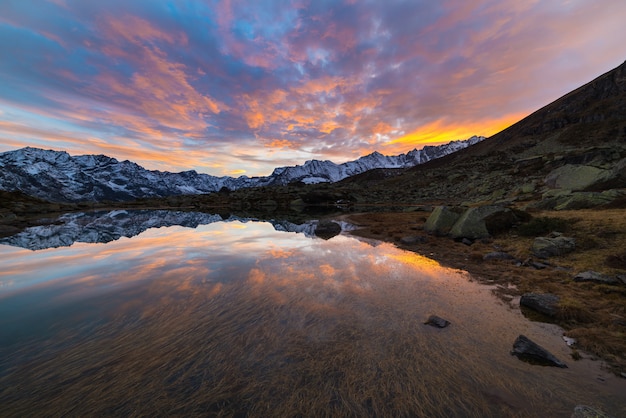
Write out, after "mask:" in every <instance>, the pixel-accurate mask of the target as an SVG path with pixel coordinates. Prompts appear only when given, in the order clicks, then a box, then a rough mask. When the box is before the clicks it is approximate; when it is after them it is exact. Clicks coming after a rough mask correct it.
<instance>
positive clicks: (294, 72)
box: [0, 0, 626, 176]
mask: <svg viewBox="0 0 626 418" xmlns="http://www.w3.org/2000/svg"><path fill="white" fill-rule="evenodd" d="M624 20H626V3H624V2H615V1H612V0H597V1H587V0H558V1H554V2H538V1H532V2H522V3H520V2H515V1H513V0H505V1H493V0H468V1H457V0H446V1H441V2H426V1H406V2H402V1H401V2H394V3H393V4H386V3H383V2H367V3H366V2H356V1H353V0H344V1H329V2H312V1H308V0H297V1H296V0H293V1H289V0H276V1H270V0H263V1H258V2H250V1H244V0H224V1H208V2H206V1H199V0H191V1H185V2H183V1H177V0H134V1H132V2H128V1H122V0H112V1H109V2H106V4H105V3H102V2H92V1H84V0H25V1H22V2H5V3H4V4H0V54H1V55H0V56H2V57H3V59H2V60H0V76H1V77H2V80H3V82H2V83H0V152H4V151H10V150H13V149H17V148H21V147H25V146H33V147H39V148H49V149H56V150H64V151H67V152H69V153H70V154H72V155H79V154H105V155H108V156H111V157H114V158H117V159H118V160H125V159H129V160H131V161H134V162H137V163H138V164H140V165H142V166H144V167H145V168H148V169H158V170H164V171H183V170H191V169H194V170H196V171H198V172H204V173H208V174H212V175H231V176H239V175H243V174H245V175H248V176H258V175H269V174H270V173H271V172H272V170H273V169H274V168H275V167H279V166H288V165H297V164H302V163H304V161H306V160H310V159H321V160H331V161H334V162H336V163H342V162H345V161H349V160H354V159H357V158H359V157H360V156H363V155H366V154H369V153H371V152H373V151H379V152H381V153H383V154H386V155H391V154H399V153H406V152H408V151H410V150H412V149H414V148H418V149H419V148H421V147H423V146H424V145H437V144H441V143H446V142H449V141H451V140H459V139H467V138H469V137H471V136H473V135H482V136H491V135H493V134H495V133H497V132H499V131H501V130H502V129H504V128H506V127H508V126H510V125H511V124H513V123H515V122H517V121H518V120H520V119H522V118H523V117H525V116H526V115H528V114H530V113H532V112H534V111H535V110H537V109H539V108H540V107H542V106H544V105H546V104H548V103H550V102H551V101H553V100H555V99H557V98H558V97H560V96H562V95H564V94H566V93H568V92H570V91H571V90H573V89H575V88H577V87H579V86H581V85H583V84H585V83H587V82H589V81H591V80H592V79H594V78H595V77H597V76H599V75H601V74H603V73H605V72H606V71H609V70H611V69H613V68H615V67H616V66H618V65H619V64H621V63H622V62H623V61H624V59H626V44H625V43H624V42H622V40H621V38H620V37H619V36H616V34H618V33H621V31H622V26H623V22H624Z"/></svg>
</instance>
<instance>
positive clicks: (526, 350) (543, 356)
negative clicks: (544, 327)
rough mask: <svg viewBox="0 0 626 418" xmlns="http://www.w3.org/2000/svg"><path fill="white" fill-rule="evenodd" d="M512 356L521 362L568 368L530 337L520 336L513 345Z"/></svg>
mask: <svg viewBox="0 0 626 418" xmlns="http://www.w3.org/2000/svg"><path fill="white" fill-rule="evenodd" d="M511 354H512V355H514V356H517V358H519V359H520V360H523V361H526V362H528V363H532V364H539V365H542V366H554V367H567V365H566V364H565V363H563V362H562V361H561V360H559V359H557V358H556V357H554V355H553V354H552V353H550V352H549V351H548V350H546V349H545V348H543V347H541V346H540V345H539V344H537V343H535V342H533V341H531V340H530V339H529V338H528V337H526V336H524V335H520V336H519V337H517V339H516V340H515V342H514V343H513V350H512V351H511Z"/></svg>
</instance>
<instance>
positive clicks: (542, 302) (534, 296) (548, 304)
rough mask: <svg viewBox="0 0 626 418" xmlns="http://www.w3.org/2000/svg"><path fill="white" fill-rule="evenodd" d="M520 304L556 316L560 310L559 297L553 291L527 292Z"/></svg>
mask: <svg viewBox="0 0 626 418" xmlns="http://www.w3.org/2000/svg"><path fill="white" fill-rule="evenodd" d="M519 304H520V306H524V307H526V308H529V309H532V310H533V311H537V312H539V313H542V314H544V315H547V316H551V317H554V316H556V314H557V313H558V310H559V308H558V304H559V297H558V296H557V295H555V294H552V293H525V294H523V295H522V297H521V299H520V301H519Z"/></svg>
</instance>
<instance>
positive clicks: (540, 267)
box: [528, 261, 550, 270]
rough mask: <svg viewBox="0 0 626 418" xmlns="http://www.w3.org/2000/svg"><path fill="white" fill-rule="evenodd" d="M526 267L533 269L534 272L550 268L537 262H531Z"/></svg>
mask: <svg viewBox="0 0 626 418" xmlns="http://www.w3.org/2000/svg"><path fill="white" fill-rule="evenodd" d="M528 265H529V266H530V267H532V268H534V269H535V270H543V269H545V268H548V267H550V266H549V265H548V264H544V263H540V262H538V261H531V262H529V263H528Z"/></svg>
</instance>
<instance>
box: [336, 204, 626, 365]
mask: <svg viewBox="0 0 626 418" xmlns="http://www.w3.org/2000/svg"><path fill="white" fill-rule="evenodd" d="M426 209H430V208H426ZM441 211H442V210H441V209H437V208H436V207H435V209H434V210H432V212H429V211H428V210H424V208H422V207H420V208H416V209H415V211H408V212H407V211H405V212H380V213H355V214H347V215H344V216H343V217H342V219H343V220H346V221H348V222H350V223H352V224H354V225H356V226H357V227H358V229H357V230H355V231H352V232H351V234H353V235H356V236H360V237H364V238H372V239H377V240H382V241H387V242H392V243H394V244H395V245H397V246H398V247H400V248H403V249H406V250H409V251H414V252H416V253H419V254H421V255H424V256H426V257H429V258H431V259H434V260H436V261H438V262H439V263H441V264H442V265H445V266H448V267H451V268H456V269H461V270H465V271H468V272H469V273H470V274H471V275H472V277H473V279H475V280H477V281H479V282H481V283H485V284H489V285H493V286H495V290H494V292H495V293H496V294H497V295H498V296H499V297H500V298H501V299H502V300H504V301H506V302H508V303H510V304H511V306H513V307H517V308H520V309H522V311H523V313H524V314H525V315H526V316H528V317H529V318H530V319H533V320H539V321H543V322H551V323H556V324H558V325H560V326H561V327H563V329H564V330H565V335H566V336H568V337H570V338H572V339H573V341H575V344H574V345H573V348H574V350H573V351H572V360H577V359H579V358H582V357H588V358H592V359H601V360H603V361H605V362H606V364H607V366H608V367H609V368H610V369H611V371H613V372H614V373H615V374H617V375H621V376H622V377H626V337H625V335H626V334H625V332H626V276H625V275H624V274H626V263H624V261H626V253H624V249H625V248H626V236H625V232H626V210H625V209H607V210H580V211H542V212H538V213H533V219H549V220H552V223H553V224H554V225H562V226H563V229H565V230H566V233H565V232H560V231H551V230H549V229H550V228H547V227H546V230H543V231H542V230H540V229H537V230H536V231H524V230H523V228H521V225H524V224H523V223H522V224H521V225H520V224H518V225H514V226H513V227H512V228H511V229H509V230H507V231H499V232H498V233H495V234H494V235H487V236H482V237H480V238H473V239H470V238H467V237H460V236H453V235H451V234H450V233H449V232H448V233H444V232H442V231H441V230H439V231H437V230H433V229H432V228H431V226H432V224H433V218H432V215H433V214H434V215H435V216H437V212H441ZM429 221H430V222H429ZM535 223H536V222H535ZM528 224H529V221H526V223H525V225H528ZM520 232H525V235H522V234H521V233H520ZM529 232H530V233H529ZM535 235H536V236H535ZM522 301H523V302H522ZM442 314H445V313H442ZM579 350H580V351H579Z"/></svg>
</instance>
